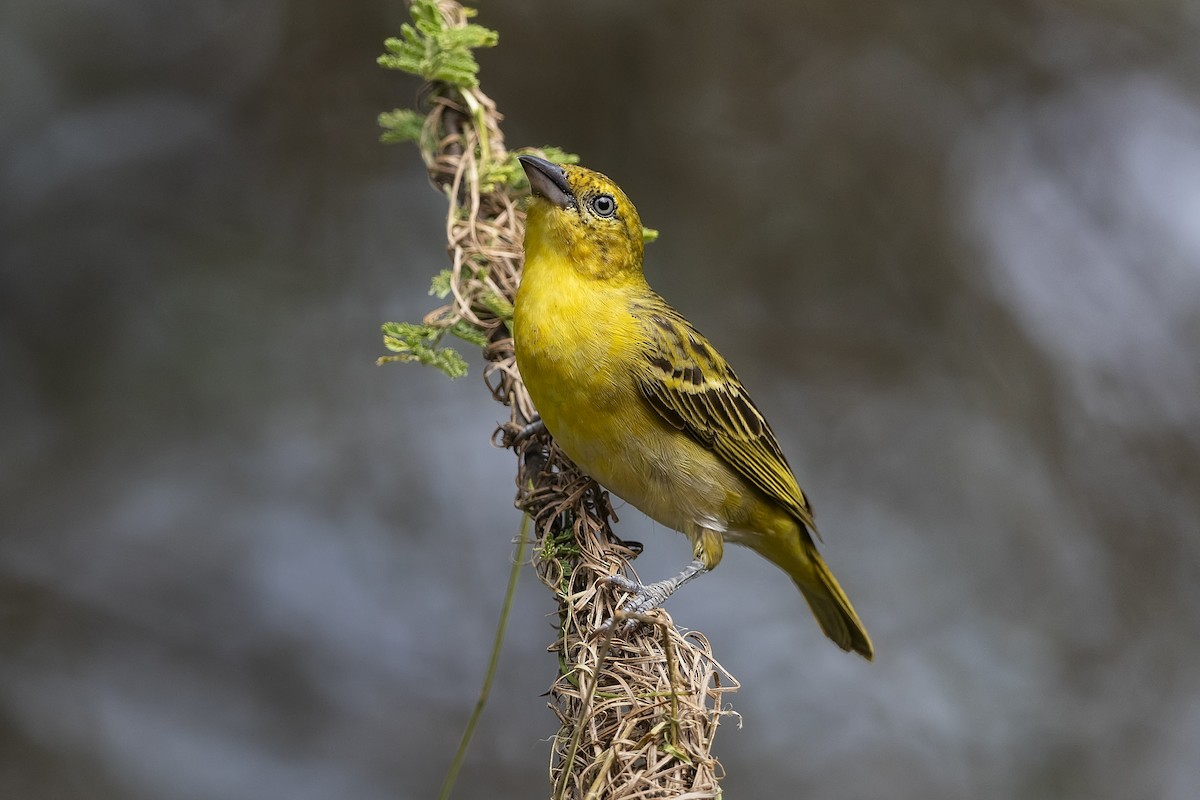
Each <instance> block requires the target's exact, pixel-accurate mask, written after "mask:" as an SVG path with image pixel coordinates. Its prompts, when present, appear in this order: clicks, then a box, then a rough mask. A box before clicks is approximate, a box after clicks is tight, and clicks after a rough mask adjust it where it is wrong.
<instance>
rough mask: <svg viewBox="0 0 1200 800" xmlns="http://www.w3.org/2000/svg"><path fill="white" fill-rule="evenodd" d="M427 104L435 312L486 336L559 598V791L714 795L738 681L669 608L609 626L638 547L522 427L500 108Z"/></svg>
mask: <svg viewBox="0 0 1200 800" xmlns="http://www.w3.org/2000/svg"><path fill="white" fill-rule="evenodd" d="M440 6H441V10H442V13H443V16H444V18H445V19H446V21H447V23H448V24H450V25H453V26H461V25H465V24H466V16H465V14H464V13H463V9H462V7H461V6H459V5H458V3H455V2H449V1H447V0H443V2H441V3H440ZM468 95H469V96H468ZM425 101H426V103H427V106H428V108H429V112H428V116H427V118H426V122H425V134H426V135H425V136H423V137H422V141H423V142H425V144H424V145H423V146H422V153H423V156H424V159H425V163H426V165H427V166H428V169H429V175H430V179H431V180H432V181H433V183H434V185H435V186H437V187H439V188H441V189H442V190H443V191H444V192H445V193H446V196H447V198H448V199H449V206H450V207H449V211H448V213H447V215H446V238H447V241H448V244H449V248H448V249H449V252H450V256H451V260H452V264H453V266H452V275H453V278H452V281H451V290H452V295H451V302H450V303H448V304H447V305H445V306H443V307H441V308H438V309H436V310H434V311H433V312H431V313H430V314H429V315H428V316H427V317H426V319H425V322H426V323H427V324H430V325H434V326H437V327H445V328H448V327H450V326H453V325H455V324H456V323H458V322H459V321H460V320H465V321H467V322H469V323H470V324H472V325H475V326H477V327H478V328H479V329H481V330H483V331H485V332H486V333H487V335H488V341H489V344H488V346H487V347H486V348H485V350H484V355H485V358H486V359H487V367H486V370H485V372H484V379H485V381H486V382H487V384H488V387H489V389H490V390H491V392H492V396H493V397H494V398H495V399H496V400H497V401H499V402H501V403H503V404H504V405H505V406H507V407H508V408H509V409H510V418H509V421H508V423H506V424H504V425H501V426H500V428H499V429H498V430H497V432H496V436H495V441H496V442H497V443H498V444H500V445H502V446H505V447H510V448H512V449H513V450H514V451H515V452H516V454H517V456H518V465H519V466H518V470H517V486H518V491H517V500H516V505H517V507H518V508H520V509H521V510H523V511H525V512H526V513H528V514H529V515H530V517H531V518H532V519H533V520H534V523H535V532H536V537H537V544H536V546H535V548H534V565H535V567H536V569H537V573H538V575H539V577H540V578H541V580H542V582H543V583H545V584H546V586H548V587H549V588H550V589H551V590H552V591H553V592H554V593H555V596H556V598H557V600H558V618H559V636H558V639H557V640H556V641H555V642H554V644H552V645H551V646H550V648H549V650H550V652H553V653H555V654H556V655H557V657H558V660H559V675H558V677H557V679H556V680H555V682H554V685H553V686H552V687H551V689H550V698H551V700H550V707H551V708H552V709H553V710H554V712H555V714H556V715H557V716H558V719H559V722H560V724H561V728H560V729H559V731H558V733H557V734H555V736H554V738H553V740H552V744H553V747H552V753H551V759H550V779H551V785H552V787H553V796H554V797H556V798H559V797H564V798H565V797H570V798H605V799H608V798H611V799H612V800H626V799H627V798H660V797H661V798H666V797H671V798H708V797H717V796H719V795H720V787H719V783H718V782H719V780H720V778H721V776H722V770H721V766H720V764H719V763H718V762H717V760H716V758H715V757H714V756H713V755H712V745H713V738H714V736H715V734H716V731H717V727H718V725H719V723H720V721H721V718H722V717H723V716H725V715H727V714H732V713H733V712H732V711H728V710H727V709H726V708H725V706H724V695H725V694H726V693H727V692H732V691H735V690H736V689H737V688H738V684H737V682H736V681H735V680H734V679H733V677H732V676H730V675H729V673H727V672H726V671H725V670H724V669H723V668H722V667H721V665H720V664H718V663H717V661H716V660H715V659H714V658H713V655H712V649H711V647H710V645H709V642H708V640H707V639H706V638H705V637H704V636H703V635H702V634H700V633H697V632H694V631H693V632H690V633H686V634H683V633H681V632H680V631H679V630H678V629H676V627H675V626H674V624H673V623H672V622H671V619H670V617H669V615H667V614H666V613H665V612H664V611H661V610H659V611H658V612H656V613H655V614H654V615H653V619H652V620H651V622H652V624H648V625H643V626H641V627H639V628H638V629H637V630H636V631H634V632H633V633H632V634H629V635H621V636H613V635H612V634H611V633H608V632H606V629H605V630H602V629H603V625H604V623H605V622H606V621H608V620H612V619H620V618H622V614H621V612H620V611H619V609H618V604H619V601H620V599H621V598H620V597H618V596H617V595H618V593H617V592H615V591H614V590H612V589H611V588H609V587H608V586H607V585H606V584H605V582H604V579H605V578H606V577H608V576H611V575H614V574H617V573H619V572H625V573H628V572H631V567H630V561H631V560H632V559H633V558H635V557H636V555H637V553H638V551H639V548H638V547H637V546H634V545H630V544H627V543H625V542H622V541H621V540H620V539H618V538H617V537H616V536H615V535H614V534H613V531H612V528H611V527H610V521H615V519H616V518H615V516H614V514H613V511H612V508H611V506H610V504H609V499H608V494H607V492H605V491H604V490H603V489H601V487H600V486H598V485H597V484H596V483H595V482H594V481H592V480H591V479H590V478H588V477H587V476H585V475H583V474H582V473H580V472H579V470H578V469H577V468H576V467H575V465H574V464H572V463H571V461H570V460H569V459H568V458H567V457H566V456H565V455H563V453H562V452H561V451H560V450H559V449H558V448H557V447H556V446H555V444H554V442H553V440H552V439H551V438H550V437H549V436H548V435H547V434H546V433H545V432H541V433H536V434H533V435H530V436H526V437H523V438H522V437H521V436H519V435H518V433H519V432H521V431H522V430H523V429H524V428H525V426H526V424H527V423H528V422H529V421H531V420H533V419H535V418H536V416H535V411H534V408H533V404H532V402H531V401H530V398H529V394H528V392H527V391H526V390H525V387H524V385H523V384H522V382H521V377H520V374H519V373H518V371H517V367H516V361H515V359H514V356H513V341H512V338H511V336H510V334H509V330H508V327H507V326H506V325H505V324H504V321H503V320H502V319H501V318H500V317H499V316H498V315H497V313H496V310H495V308H496V303H495V302H494V298H496V297H500V298H503V299H505V300H507V301H508V302H509V303H511V302H512V301H513V298H514V296H515V293H516V288H517V285H518V283H519V282H520V278H521V263H522V240H523V237H524V226H525V214H524V211H523V210H522V209H521V208H520V207H519V206H518V204H517V200H516V199H515V198H514V197H513V196H511V195H510V193H509V191H508V190H507V189H506V188H505V187H503V186H498V187H489V186H481V179H480V175H481V168H482V167H483V165H481V163H480V162H481V160H487V161H490V163H492V164H498V163H502V162H503V161H504V160H505V159H506V158H507V155H508V154H507V151H506V150H505V148H504V139H503V136H502V134H501V131H500V128H499V122H500V120H501V115H500V114H499V113H498V112H497V111H496V107H495V104H494V103H493V102H492V101H491V100H490V99H489V98H488V97H487V96H486V95H484V94H483V93H482V92H480V91H479V90H478V89H470V90H466V92H465V93H464V92H462V91H460V90H458V89H452V88H450V87H444V86H439V85H437V84H434V85H431V86H428V87H426V91H425ZM531 152H536V151H531Z"/></svg>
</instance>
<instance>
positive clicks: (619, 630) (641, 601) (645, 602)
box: [599, 575, 675, 635]
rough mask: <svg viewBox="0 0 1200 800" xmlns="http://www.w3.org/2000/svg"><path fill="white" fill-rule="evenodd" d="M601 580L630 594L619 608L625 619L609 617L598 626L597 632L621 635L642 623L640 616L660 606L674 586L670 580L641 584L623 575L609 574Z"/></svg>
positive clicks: (643, 621) (630, 631)
mask: <svg viewBox="0 0 1200 800" xmlns="http://www.w3.org/2000/svg"><path fill="white" fill-rule="evenodd" d="M603 582H604V583H606V584H607V585H609V586H612V587H614V588H616V589H619V590H620V591H622V592H627V593H629V595H630V596H629V597H628V598H627V599H626V600H625V602H624V603H622V604H621V608H620V611H621V612H622V613H621V616H622V617H625V619H623V620H621V619H617V618H615V617H609V618H608V619H607V620H605V621H604V624H603V625H601V626H600V628H599V632H604V633H607V632H608V631H612V632H613V633H615V634H621V635H624V634H628V633H632V632H633V631H634V630H635V629H636V628H637V627H638V626H639V625H642V624H644V623H645V620H644V619H642V617H644V615H645V614H646V613H647V612H649V611H653V610H654V609H656V608H658V607H659V606H661V605H662V604H663V602H665V601H666V599H667V598H668V597H670V596H671V591H672V590H673V589H674V588H675V587H674V585H673V582H672V581H659V582H658V583H648V584H642V583H639V582H638V581H635V580H632V579H630V578H626V577H625V576H624V575H609V576H608V577H607V578H604V579H603Z"/></svg>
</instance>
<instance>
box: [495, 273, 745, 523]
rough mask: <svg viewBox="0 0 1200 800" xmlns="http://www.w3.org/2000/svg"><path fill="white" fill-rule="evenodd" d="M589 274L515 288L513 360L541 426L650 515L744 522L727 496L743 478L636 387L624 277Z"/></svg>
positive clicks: (735, 498) (637, 353) (734, 497)
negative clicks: (733, 515) (597, 278)
mask: <svg viewBox="0 0 1200 800" xmlns="http://www.w3.org/2000/svg"><path fill="white" fill-rule="evenodd" d="M539 277H541V276H539ZM585 281H586V279H582V278H574V277H573V276H571V275H567V276H566V277H565V278H558V279H556V280H553V281H543V280H538V281H536V282H533V281H526V282H525V283H523V284H522V286H521V290H520V292H519V293H518V296H517V311H516V315H515V318H514V337H515V340H516V354H517V367H518V369H520V371H521V376H522V378H523V379H524V381H525V386H526V388H528V390H529V394H530V396H531V397H532V399H533V402H534V405H535V406H536V407H537V409H538V413H540V414H541V417H542V420H543V421H544V422H545V423H546V428H547V429H548V430H549V431H550V433H551V434H552V435H553V436H554V438H555V440H556V441H557V442H558V445H559V447H561V448H562V449H563V452H565V453H566V454H567V455H568V456H570V458H571V460H572V461H574V462H575V463H576V464H578V465H579V467H580V468H581V469H582V470H583V471H584V472H586V473H587V474H588V475H590V476H592V477H593V478H595V479H596V480H597V481H599V482H600V483H601V484H602V485H603V486H604V487H605V488H607V489H608V490H610V491H611V492H613V493H614V494H616V495H617V496H619V497H621V498H622V499H624V500H626V501H627V502H629V503H631V504H633V505H634V506H635V507H637V508H638V509H639V510H640V511H642V512H643V513H644V514H646V515H647V516H649V517H651V518H652V519H654V520H656V521H658V522H660V523H662V524H663V525H666V526H668V527H670V528H673V529H675V530H679V531H683V532H685V533H687V534H689V536H694V535H695V534H696V533H697V532H698V530H699V529H701V528H707V529H709V530H714V531H717V532H724V531H725V530H726V529H728V528H730V527H732V526H733V525H735V524H736V523H737V522H740V520H731V519H728V516H729V514H728V512H729V511H730V503H731V502H732V503H734V504H735V505H737V504H740V499H741V498H744V497H745V496H746V494H747V490H748V487H747V486H746V485H745V483H744V482H743V481H742V479H741V478H740V477H739V476H737V475H736V474H734V473H733V472H732V471H731V470H730V469H729V467H728V466H727V465H726V464H725V463H724V462H723V461H721V460H720V459H719V458H718V457H717V456H716V455H714V454H713V453H712V452H711V451H709V450H707V449H705V448H704V447H701V446H700V445H699V444H698V443H696V442H695V441H694V440H693V439H691V437H689V436H687V435H686V434H684V433H682V432H680V431H679V430H677V429H675V428H673V427H671V426H670V425H668V424H667V423H666V422H665V421H664V420H663V419H662V418H661V417H660V416H659V415H658V413H657V412H655V411H654V409H653V408H651V407H650V406H649V404H648V403H647V402H646V400H645V399H644V398H643V397H642V396H641V393H640V390H639V389H638V387H637V385H636V382H635V378H634V376H635V372H634V369H635V366H634V365H633V364H632V363H631V361H630V359H635V358H642V357H643V356H642V353H641V350H642V347H641V345H640V344H639V343H638V341H637V340H638V336H639V329H638V323H637V321H636V320H634V319H633V317H632V315H631V314H630V312H629V308H630V303H629V301H628V299H627V298H626V296H625V295H624V294H623V289H622V288H620V287H617V288H609V287H598V286H596V285H594V284H590V285H589V284H585V283H584V282H585ZM564 284H565V285H564ZM573 284H583V285H573ZM601 293H607V294H601ZM751 494H753V493H752V492H751Z"/></svg>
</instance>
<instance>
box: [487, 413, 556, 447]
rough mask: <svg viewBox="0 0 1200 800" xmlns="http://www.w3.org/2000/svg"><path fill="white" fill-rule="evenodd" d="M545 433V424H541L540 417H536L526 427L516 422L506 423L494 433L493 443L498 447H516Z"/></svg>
mask: <svg viewBox="0 0 1200 800" xmlns="http://www.w3.org/2000/svg"><path fill="white" fill-rule="evenodd" d="M545 432H546V423H544V422H542V418H541V417H537V418H536V419H534V420H533V421H532V422H530V423H528V424H526V425H519V424H517V423H516V422H506V423H504V424H503V425H501V426H500V427H499V429H498V430H497V431H496V437H495V439H494V441H495V443H496V444H498V445H499V446H500V447H516V446H517V445H519V444H521V443H522V442H524V441H526V440H527V439H531V438H533V437H534V436H539V435H541V434H543V433H545Z"/></svg>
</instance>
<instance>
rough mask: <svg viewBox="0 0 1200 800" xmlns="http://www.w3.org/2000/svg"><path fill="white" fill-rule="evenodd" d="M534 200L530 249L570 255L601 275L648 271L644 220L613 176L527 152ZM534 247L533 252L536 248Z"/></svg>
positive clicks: (582, 267)
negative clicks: (644, 255) (644, 267)
mask: <svg viewBox="0 0 1200 800" xmlns="http://www.w3.org/2000/svg"><path fill="white" fill-rule="evenodd" d="M520 161H521V166H522V167H524V168H525V174H526V175H528V176H529V186H530V188H531V189H532V191H533V198H532V200H531V201H530V204H529V213H528V217H527V218H526V228H525V251H526V256H527V258H531V257H533V254H534V253H537V254H539V255H540V254H542V253H544V254H546V255H554V256H557V257H559V258H565V259H566V260H567V261H569V262H570V263H571V264H572V266H574V267H575V269H577V270H579V271H580V272H582V273H584V274H585V275H589V276H591V277H595V278H599V279H613V278H619V277H622V276H637V277H640V276H641V274H642V248H643V243H642V221H641V218H640V217H638V213H637V209H636V208H634V207H633V203H631V202H629V198H628V197H626V196H625V193H624V192H622V191H621V188H620V187H619V186H617V185H616V184H615V183H613V182H612V181H611V180H610V179H609V178H608V177H607V176H605V175H601V174H600V173H599V172H593V171H592V170H590V169H585V168H584V167H579V166H574V165H571V164H565V165H564V164H555V163H553V162H550V161H547V160H545V159H544V158H536V157H535V156H521V157H520ZM531 251H532V252H531Z"/></svg>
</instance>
